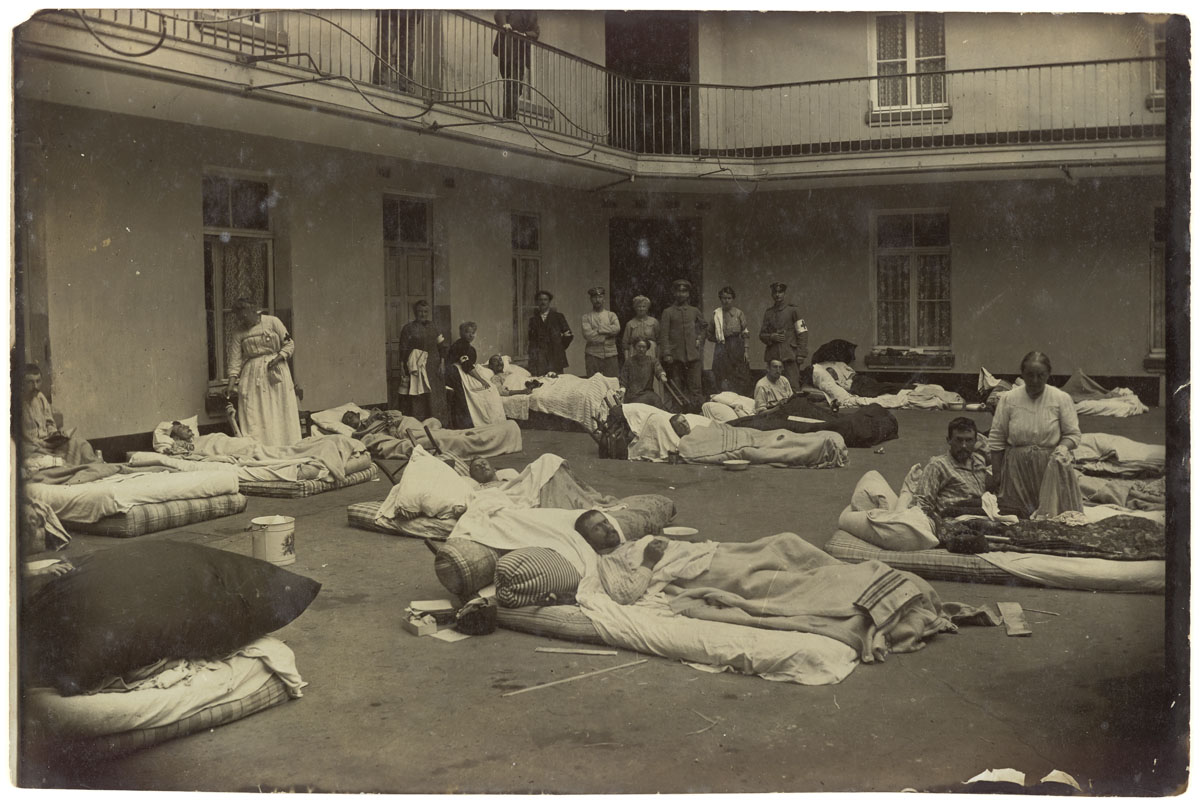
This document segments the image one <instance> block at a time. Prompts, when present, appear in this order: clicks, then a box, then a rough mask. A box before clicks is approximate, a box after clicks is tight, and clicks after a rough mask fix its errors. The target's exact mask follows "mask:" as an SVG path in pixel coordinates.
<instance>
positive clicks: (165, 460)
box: [129, 435, 329, 481]
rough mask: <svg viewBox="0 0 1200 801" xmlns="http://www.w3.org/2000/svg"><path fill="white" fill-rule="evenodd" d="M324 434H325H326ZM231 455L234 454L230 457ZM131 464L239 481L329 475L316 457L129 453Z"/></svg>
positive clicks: (283, 479) (132, 465)
mask: <svg viewBox="0 0 1200 801" xmlns="http://www.w3.org/2000/svg"><path fill="white" fill-rule="evenodd" d="M323 436H324V435H323ZM231 458H232V457H231ZM129 466H130V467H153V466H161V467H170V468H172V469H174V470H178V471H180V472H181V473H203V472H205V471H214V470H215V471H218V472H225V473H232V474H233V475H235V476H237V478H238V479H239V480H240V481H300V480H301V479H307V478H327V477H328V476H329V470H328V468H326V467H325V466H324V465H322V464H321V463H320V462H318V461H316V460H308V459H280V460H277V461H260V462H236V461H230V462H222V461H215V460H214V459H212V458H211V457H210V458H208V459H185V458H182V457H179V456H168V455H167V454H165V453H154V452H153V451H135V452H134V453H131V454H129Z"/></svg>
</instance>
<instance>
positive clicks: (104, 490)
mask: <svg viewBox="0 0 1200 801" xmlns="http://www.w3.org/2000/svg"><path fill="white" fill-rule="evenodd" d="M25 491H26V493H27V494H28V495H29V497H30V498H35V499H37V500H39V501H42V502H44V503H46V504H47V505H49V506H50V508H51V509H53V510H54V513H55V514H56V515H58V519H59V520H62V521H63V522H70V523H94V522H96V521H97V520H99V519H100V518H102V517H107V516H108V515H115V514H120V513H122V512H128V511H129V510H130V509H132V508H133V507H135V506H138V505H139V504H144V503H161V502H162V501H179V500H187V499H190V498H212V497H216V496H217V495H232V494H234V493H236V492H237V491H238V478H237V476H236V475H234V474H233V473H228V472H222V471H217V470H205V471H201V472H188V473H119V474H117V475H115V476H109V477H107V478H102V479H100V480H99V481H89V482H87V483H84V484H44V483H29V484H26V485H25Z"/></svg>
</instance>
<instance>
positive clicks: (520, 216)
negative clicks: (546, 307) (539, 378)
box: [512, 213, 542, 359]
mask: <svg viewBox="0 0 1200 801" xmlns="http://www.w3.org/2000/svg"><path fill="white" fill-rule="evenodd" d="M541 249H542V242H541V222H540V220H539V219H538V216H537V215H536V214H524V213H514V214H513V215H512V269H513V353H512V357H513V358H514V359H525V358H527V357H528V355H529V341H528V340H529V328H528V326H529V318H530V317H532V316H533V312H534V310H535V309H536V308H537V292H538V289H539V288H540V286H541V284H540V275H541V265H542V259H541Z"/></svg>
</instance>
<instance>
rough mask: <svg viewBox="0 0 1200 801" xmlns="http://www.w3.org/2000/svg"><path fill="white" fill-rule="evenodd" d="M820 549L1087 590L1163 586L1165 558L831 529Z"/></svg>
mask: <svg viewBox="0 0 1200 801" xmlns="http://www.w3.org/2000/svg"><path fill="white" fill-rule="evenodd" d="M825 550H826V551H828V552H829V553H830V554H831V555H833V556H836V557H837V558H838V559H841V560H842V561H843V562H852V563H856V562H865V561H867V560H868V559H877V560H879V561H880V562H883V563H884V564H886V565H890V566H891V567H894V568H896V569H898V570H907V571H909V572H910V573H916V574H917V575H918V576H923V577H924V578H927V579H944V580H947V581H974V582H979V583H987V584H1024V585H1030V586H1034V587H1053V588H1055V589H1063V590H1085V591H1088V592H1143V593H1159V594H1161V593H1162V592H1163V591H1164V588H1165V587H1166V562H1165V561H1163V560H1161V559H1145V560H1138V561H1123V560H1116V559H1096V558H1092V557H1081V556H1053V555H1050V554H1027V553H1015V552H1009V551H996V552H993V553H986V554H978V555H976V554H958V553H950V552H949V551H945V550H942V549H940V548H938V549H934V550H926V551H887V550H884V549H882V548H876V547H875V546H874V545H871V544H870V543H867V542H863V541H862V540H860V539H859V538H858V537H855V536H854V535H853V534H849V533H847V532H845V531H839V532H837V533H836V534H834V535H833V536H832V537H831V538H830V539H829V542H828V543H827V544H826V546H825Z"/></svg>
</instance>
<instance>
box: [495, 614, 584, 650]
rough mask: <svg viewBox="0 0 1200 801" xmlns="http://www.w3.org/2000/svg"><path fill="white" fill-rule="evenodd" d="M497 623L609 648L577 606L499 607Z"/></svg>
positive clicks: (506, 626) (530, 632)
mask: <svg viewBox="0 0 1200 801" xmlns="http://www.w3.org/2000/svg"><path fill="white" fill-rule="evenodd" d="M496 619H497V622H498V623H499V624H500V626H502V627H504V628H506V629H510V630H512V631H521V632H524V633H526V634H536V635H538V636H541V637H557V638H558V639H560V640H574V641H575V642H584V643H591V644H593V645H606V643H605V642H604V639H603V638H602V637H601V636H600V632H598V631H596V627H595V626H594V625H593V624H592V621H591V620H590V619H588V616H587V615H585V614H584V613H583V610H582V609H580V608H579V607H578V606H576V605H569V606H567V605H563V606H520V607H516V608H513V609H509V608H506V607H499V608H498V609H497V611H496Z"/></svg>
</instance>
